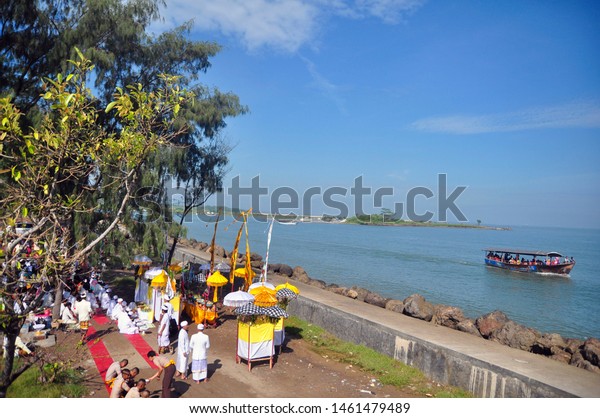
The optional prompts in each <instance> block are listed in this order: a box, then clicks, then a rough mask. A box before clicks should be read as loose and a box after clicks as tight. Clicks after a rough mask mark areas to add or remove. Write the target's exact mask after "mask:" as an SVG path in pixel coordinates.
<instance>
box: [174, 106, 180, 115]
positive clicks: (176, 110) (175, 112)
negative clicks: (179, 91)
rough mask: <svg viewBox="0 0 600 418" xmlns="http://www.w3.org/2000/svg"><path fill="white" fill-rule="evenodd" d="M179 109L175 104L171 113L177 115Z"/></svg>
mask: <svg viewBox="0 0 600 418" xmlns="http://www.w3.org/2000/svg"><path fill="white" fill-rule="evenodd" d="M179 107H180V106H179V103H177V104H176V105H175V106H174V107H173V113H174V114H175V115H177V114H178V113H179Z"/></svg>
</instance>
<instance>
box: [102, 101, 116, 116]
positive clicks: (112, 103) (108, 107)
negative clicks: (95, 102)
mask: <svg viewBox="0 0 600 418" xmlns="http://www.w3.org/2000/svg"><path fill="white" fill-rule="evenodd" d="M116 104H117V102H110V103H109V104H108V106H106V109H104V111H105V112H106V113H108V112H110V110H111V109H112V108H113V107H115V105H116Z"/></svg>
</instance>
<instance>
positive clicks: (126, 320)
mask: <svg viewBox="0 0 600 418" xmlns="http://www.w3.org/2000/svg"><path fill="white" fill-rule="evenodd" d="M117 325H118V327H119V332H120V333H121V334H139V333H140V330H139V329H138V327H136V326H135V324H134V323H133V321H132V320H131V318H130V317H129V314H128V313H127V312H125V311H121V313H120V314H119V317H118V318H117Z"/></svg>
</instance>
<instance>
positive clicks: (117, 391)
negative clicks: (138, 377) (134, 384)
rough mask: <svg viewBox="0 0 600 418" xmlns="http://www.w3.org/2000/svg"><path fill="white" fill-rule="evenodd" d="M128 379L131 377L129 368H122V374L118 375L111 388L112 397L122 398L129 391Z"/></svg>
mask: <svg viewBox="0 0 600 418" xmlns="http://www.w3.org/2000/svg"><path fill="white" fill-rule="evenodd" d="M127 379H129V369H123V370H121V376H117V378H116V379H115V381H114V382H113V385H112V388H111V390H110V397H111V398H120V397H121V396H123V395H124V392H129V390H130V388H129V386H127Z"/></svg>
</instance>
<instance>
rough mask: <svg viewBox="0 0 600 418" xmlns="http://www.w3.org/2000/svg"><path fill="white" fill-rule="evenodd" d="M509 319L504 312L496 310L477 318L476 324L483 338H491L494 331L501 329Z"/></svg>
mask: <svg viewBox="0 0 600 418" xmlns="http://www.w3.org/2000/svg"><path fill="white" fill-rule="evenodd" d="M508 320H509V319H508V317H507V316H506V315H505V314H504V312H502V311H494V312H491V313H489V314H485V315H483V316H480V317H479V318H477V320H475V325H476V326H477V329H478V330H479V332H480V333H481V335H482V336H483V338H490V337H491V336H492V335H493V334H494V333H496V332H498V331H500V329H502V327H503V326H504V324H506V322H508Z"/></svg>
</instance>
